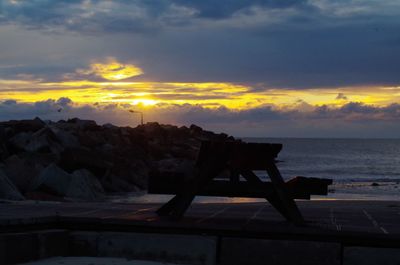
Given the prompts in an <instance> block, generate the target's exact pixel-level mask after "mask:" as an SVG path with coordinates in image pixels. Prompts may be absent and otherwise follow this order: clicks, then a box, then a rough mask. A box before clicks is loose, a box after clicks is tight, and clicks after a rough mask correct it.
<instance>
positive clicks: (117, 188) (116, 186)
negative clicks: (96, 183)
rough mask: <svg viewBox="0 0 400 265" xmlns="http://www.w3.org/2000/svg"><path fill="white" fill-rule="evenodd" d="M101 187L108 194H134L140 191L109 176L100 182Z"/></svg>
mask: <svg viewBox="0 0 400 265" xmlns="http://www.w3.org/2000/svg"><path fill="white" fill-rule="evenodd" d="M102 184H103V187H104V188H105V189H106V190H107V191H109V192H134V191H139V190H140V189H139V188H138V187H136V186H135V185H134V184H131V183H129V182H127V181H125V180H123V179H120V178H119V177H117V176H114V175H111V176H109V177H108V178H106V179H104V180H103V181H102Z"/></svg>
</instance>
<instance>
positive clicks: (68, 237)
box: [0, 230, 400, 265]
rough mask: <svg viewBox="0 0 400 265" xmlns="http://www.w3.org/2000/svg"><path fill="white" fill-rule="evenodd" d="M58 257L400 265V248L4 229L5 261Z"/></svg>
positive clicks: (1, 257)
mask: <svg viewBox="0 0 400 265" xmlns="http://www.w3.org/2000/svg"><path fill="white" fill-rule="evenodd" d="M53 256H92V257H121V258H127V259H142V260H152V261H163V262H173V263H179V264H194V265H216V264H220V265H228V264H229V265H235V264H241V265H242V264H245V265H259V264H260V265H261V264H263V265H265V264H268V265H269V264H272V265H283V264H290V265H291V264H296V265H302V264H307V265H314V264H324V265H341V264H342V265H354V264H362V265H375V264H376V265H381V264H385V265H386V264H387V265H392V264H393V265H395V264H396V265H398V264H400V248H376V247H361V246H348V245H343V244H341V243H340V242H321V241H301V240H281V239H280V240H277V239H274V240H272V239H256V238H241V237H217V236H206V235H180V234H155V233H125V232H85V231H74V232H70V231H67V230H43V231H31V232H24V233H6V234H0V264H17V263H21V262H27V261H31V260H38V259H43V258H47V257H53Z"/></svg>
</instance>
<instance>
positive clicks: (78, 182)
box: [66, 169, 104, 200]
mask: <svg viewBox="0 0 400 265" xmlns="http://www.w3.org/2000/svg"><path fill="white" fill-rule="evenodd" d="M103 195H104V189H103V186H102V185H101V183H100V182H99V180H98V179H97V178H96V177H95V176H94V175H93V174H92V173H90V171H88V170H86V169H81V170H76V171H74V173H73V174H72V176H71V182H70V184H69V188H68V190H67V193H66V196H68V197H72V198H80V199H85V200H98V199H99V198H101V197H102V196H103Z"/></svg>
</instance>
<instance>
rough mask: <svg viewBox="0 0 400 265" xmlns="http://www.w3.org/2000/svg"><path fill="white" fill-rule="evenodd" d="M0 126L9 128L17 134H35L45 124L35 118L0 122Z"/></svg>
mask: <svg viewBox="0 0 400 265" xmlns="http://www.w3.org/2000/svg"><path fill="white" fill-rule="evenodd" d="M0 125H2V126H5V127H11V128H13V130H14V131H15V132H16V133H19V132H36V131H38V130H40V129H42V128H43V127H44V126H45V125H46V124H45V122H44V121H42V120H41V119H39V118H38V117H36V118H35V119H33V120H11V121H5V122H0Z"/></svg>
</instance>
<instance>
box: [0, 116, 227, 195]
mask: <svg viewBox="0 0 400 265" xmlns="http://www.w3.org/2000/svg"><path fill="white" fill-rule="evenodd" d="M218 139H221V140H222V139H232V140H233V138H232V137H229V136H228V135H226V134H215V133H213V132H209V131H205V130H203V129H201V128H200V127H198V126H196V125H191V126H190V127H189V128H188V127H185V126H182V127H177V126H173V125H162V124H158V123H147V124H145V125H140V126H138V127H135V128H131V127H118V126H114V125H111V124H105V125H98V124H96V122H94V121H91V120H80V119H78V118H74V119H70V120H68V121H63V120H61V121H58V122H50V121H46V122H45V121H42V120H41V119H39V118H35V119H33V120H18V121H6V122H0V199H5V200H24V199H34V200H89V201H93V200H101V199H102V198H104V196H105V195H106V194H108V193H115V192H133V191H140V190H145V189H146V188H147V181H148V177H149V174H150V172H151V171H153V170H156V171H176V170H179V169H180V168H185V167H192V166H193V165H194V161H195V159H196V156H197V153H198V151H199V148H200V143H201V141H202V140H218Z"/></svg>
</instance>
